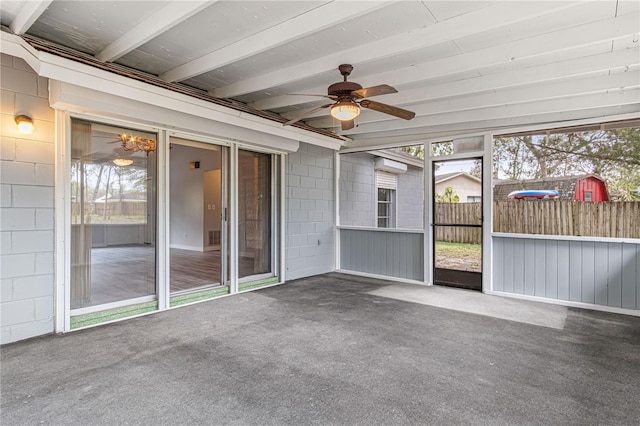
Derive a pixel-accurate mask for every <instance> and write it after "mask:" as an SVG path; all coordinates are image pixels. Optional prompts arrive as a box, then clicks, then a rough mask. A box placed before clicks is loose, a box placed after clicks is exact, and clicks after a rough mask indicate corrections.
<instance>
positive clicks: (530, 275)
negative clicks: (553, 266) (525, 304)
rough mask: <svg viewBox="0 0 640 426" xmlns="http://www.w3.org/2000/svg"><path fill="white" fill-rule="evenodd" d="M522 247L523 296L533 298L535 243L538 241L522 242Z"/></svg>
mask: <svg viewBox="0 0 640 426" xmlns="http://www.w3.org/2000/svg"><path fill="white" fill-rule="evenodd" d="M523 241H524V243H525V246H524V270H523V273H524V294H526V295H529V296H533V295H534V293H535V286H536V278H538V277H536V271H537V269H538V268H536V243H537V242H542V241H539V240H523Z"/></svg>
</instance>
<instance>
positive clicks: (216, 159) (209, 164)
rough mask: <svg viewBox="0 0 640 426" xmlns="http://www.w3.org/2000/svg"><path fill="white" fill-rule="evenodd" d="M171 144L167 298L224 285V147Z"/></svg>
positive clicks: (176, 141)
mask: <svg viewBox="0 0 640 426" xmlns="http://www.w3.org/2000/svg"><path fill="white" fill-rule="evenodd" d="M170 143H171V145H170V147H171V149H170V150H169V194H170V195H169V206H170V208H169V218H170V219H169V230H170V231H169V250H170V256H169V265H170V272H169V282H170V284H169V286H170V291H171V294H172V295H176V294H182V293H190V292H194V291H200V290H205V289H208V288H211V287H216V286H221V285H226V283H227V270H228V268H227V262H226V261H224V260H226V259H227V256H226V250H227V248H226V246H227V245H226V235H227V230H226V222H227V197H226V193H227V186H226V184H225V182H226V181H227V180H226V173H227V164H228V152H227V148H226V147H223V146H218V145H212V144H206V143H201V142H194V141H189V140H185V139H180V138H176V137H172V138H171V141H170Z"/></svg>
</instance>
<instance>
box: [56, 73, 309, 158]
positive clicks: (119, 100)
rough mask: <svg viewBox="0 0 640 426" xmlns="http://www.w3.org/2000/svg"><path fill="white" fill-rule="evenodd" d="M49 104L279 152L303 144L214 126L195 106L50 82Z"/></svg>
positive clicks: (82, 112)
mask: <svg viewBox="0 0 640 426" xmlns="http://www.w3.org/2000/svg"><path fill="white" fill-rule="evenodd" d="M49 101H50V103H51V106H52V107H53V108H56V109H58V110H65V111H70V112H75V113H78V114H82V115H85V116H86V115H89V116H95V117H100V116H108V117H109V118H111V119H115V120H120V121H122V122H126V123H129V124H131V125H132V126H135V125H136V124H138V125H140V124H143V125H147V126H151V127H156V126H158V125H160V126H161V127H166V128H170V129H172V130H174V131H183V132H189V133H192V134H197V135H200V136H208V137H214V138H216V139H222V140H227V141H233V142H241V143H245V144H247V145H254V146H262V147H264V148H268V149H270V150H274V151H278V152H295V151H297V150H298V148H299V142H298V141H296V140H292V139H285V138H281V137H277V136H274V135H269V134H266V133H261V132H259V131H255V130H251V129H248V128H246V127H241V126H234V125H231V124H227V123H224V122H215V123H212V122H211V120H210V119H208V118H206V117H203V115H205V114H206V113H207V110H206V108H202V107H198V106H192V108H190V111H188V112H183V111H178V110H173V109H169V108H164V107H161V106H157V105H149V104H147V103H143V102H139V101H135V100H132V99H128V98H124V97H122V96H118V95H116V94H109V93H97V92H96V91H95V90H93V89H89V88H87V87H82V86H76V85H73V84H70V83H65V82H61V81H58V80H50V85H49Z"/></svg>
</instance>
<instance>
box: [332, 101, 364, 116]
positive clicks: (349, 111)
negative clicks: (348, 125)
mask: <svg viewBox="0 0 640 426" xmlns="http://www.w3.org/2000/svg"><path fill="white" fill-rule="evenodd" d="M359 115H360V106H359V105H358V104H357V103H355V102H354V101H352V100H341V101H339V102H336V103H335V104H334V105H332V106H331V116H332V117H333V118H335V119H337V120H340V121H350V120H353V119H354V118H356V117H357V116H359Z"/></svg>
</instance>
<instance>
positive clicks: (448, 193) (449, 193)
mask: <svg viewBox="0 0 640 426" xmlns="http://www.w3.org/2000/svg"><path fill="white" fill-rule="evenodd" d="M459 202H460V196H459V195H458V194H456V193H455V191H454V190H453V188H452V187H450V186H447V188H446V189H445V190H444V194H436V203H459Z"/></svg>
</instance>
